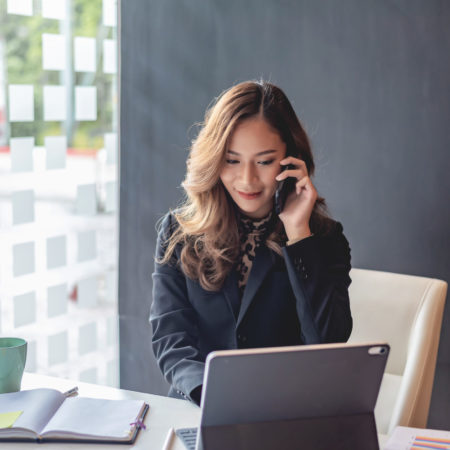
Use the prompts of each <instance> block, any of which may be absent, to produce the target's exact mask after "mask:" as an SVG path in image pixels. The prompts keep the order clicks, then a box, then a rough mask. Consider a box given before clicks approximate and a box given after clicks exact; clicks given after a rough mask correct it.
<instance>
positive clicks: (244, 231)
mask: <svg viewBox="0 0 450 450" xmlns="http://www.w3.org/2000/svg"><path fill="white" fill-rule="evenodd" d="M273 216H274V213H273V211H271V212H270V213H269V214H268V215H267V216H266V217H263V218H262V219H252V218H250V217H247V216H244V215H242V214H240V215H239V216H238V224H239V235H240V253H239V258H238V264H237V267H236V271H237V275H238V285H239V293H240V297H241V299H242V296H243V294H244V290H245V286H246V285H247V280H248V277H249V275H250V271H251V268H252V264H253V260H254V259H255V251H256V249H257V248H258V247H259V246H261V244H263V243H264V241H265V239H266V238H267V236H268V235H269V234H270V231H271V230H272V226H271V225H272V224H273V220H271V219H273Z"/></svg>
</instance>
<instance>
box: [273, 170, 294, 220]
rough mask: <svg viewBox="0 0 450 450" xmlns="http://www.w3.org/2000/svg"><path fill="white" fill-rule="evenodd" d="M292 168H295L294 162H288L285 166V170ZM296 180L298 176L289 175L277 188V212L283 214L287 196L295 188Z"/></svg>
mask: <svg viewBox="0 0 450 450" xmlns="http://www.w3.org/2000/svg"><path fill="white" fill-rule="evenodd" d="M292 169H295V166H294V165H293V164H287V165H285V166H284V168H283V170H292ZM296 182H297V178H295V177H287V178H285V179H284V180H281V181H280V182H279V183H278V187H277V190H276V191H275V212H276V213H277V214H281V211H283V208H284V204H285V203H286V198H287V196H288V195H289V194H290V193H291V192H292V191H293V190H294V189H295V184H296Z"/></svg>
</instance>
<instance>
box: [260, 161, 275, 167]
mask: <svg viewBox="0 0 450 450" xmlns="http://www.w3.org/2000/svg"><path fill="white" fill-rule="evenodd" d="M274 161H275V160H274V159H269V160H267V161H259V163H258V164H261V165H262V166H270V165H271V164H272V163H273V162H274Z"/></svg>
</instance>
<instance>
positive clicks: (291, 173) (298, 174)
mask: <svg viewBox="0 0 450 450" xmlns="http://www.w3.org/2000/svg"><path fill="white" fill-rule="evenodd" d="M304 176H305V173H304V171H303V170H300V169H291V170H283V171H282V172H280V173H279V174H278V175H277V176H276V177H275V179H276V180H278V181H281V180H284V179H285V178H288V177H294V178H297V180H300V179H301V178H303V177H304Z"/></svg>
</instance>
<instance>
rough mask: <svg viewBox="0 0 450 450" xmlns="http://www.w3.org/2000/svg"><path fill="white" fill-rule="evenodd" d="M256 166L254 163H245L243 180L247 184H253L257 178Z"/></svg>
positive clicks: (242, 173) (242, 174) (242, 172)
mask: <svg viewBox="0 0 450 450" xmlns="http://www.w3.org/2000/svg"><path fill="white" fill-rule="evenodd" d="M257 178H258V176H257V172H256V168H255V167H254V166H253V164H245V165H244V164H243V167H242V171H241V181H242V183H243V184H245V185H252V183H253V182H254V181H255V180H257Z"/></svg>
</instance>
